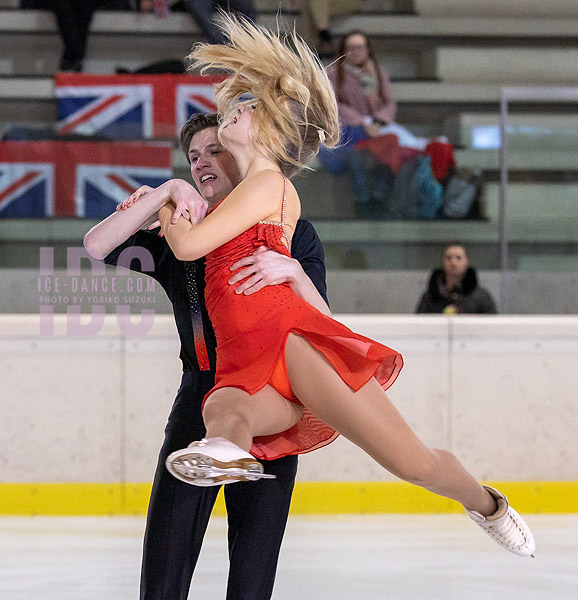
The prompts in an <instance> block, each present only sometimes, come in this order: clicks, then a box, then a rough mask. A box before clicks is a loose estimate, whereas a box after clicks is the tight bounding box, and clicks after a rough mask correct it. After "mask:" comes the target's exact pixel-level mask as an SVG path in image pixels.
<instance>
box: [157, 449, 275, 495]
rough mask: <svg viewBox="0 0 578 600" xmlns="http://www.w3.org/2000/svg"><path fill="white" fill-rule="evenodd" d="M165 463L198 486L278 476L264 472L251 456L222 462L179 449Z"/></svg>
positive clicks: (184, 478)
mask: <svg viewBox="0 0 578 600" xmlns="http://www.w3.org/2000/svg"><path fill="white" fill-rule="evenodd" d="M165 464H166V468H167V470H168V471H169V472H170V473H171V475H173V476H174V477H176V478H177V479H180V480H181V481H184V482H185V483H189V484H191V485H197V486H205V487H206V486H211V485H221V484H225V483H235V482H237V481H239V482H240V481H257V480H259V479H275V478H276V477H275V475H270V474H268V473H263V466H262V465H261V464H260V463H258V462H257V461H255V460H254V459H251V458H241V459H238V460H234V461H230V462H221V461H218V460H216V459H213V458H212V457H210V456H207V455H204V454H199V453H197V452H185V451H183V450H178V451H177V452H173V454H171V455H170V456H169V457H168V458H167V460H166V463H165Z"/></svg>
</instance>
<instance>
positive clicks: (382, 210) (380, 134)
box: [319, 31, 453, 218]
mask: <svg viewBox="0 0 578 600" xmlns="http://www.w3.org/2000/svg"><path fill="white" fill-rule="evenodd" d="M338 52H339V56H340V58H339V59H338V60H337V61H336V63H334V64H333V65H331V66H330V67H329V68H328V70H327V72H328V75H329V78H330V80H331V82H332V83H333V87H334V88H335V94H336V96H337V101H338V105H339V115H340V119H341V122H342V125H343V126H344V138H343V146H342V148H341V149H339V150H338V151H337V152H334V153H333V156H330V155H329V154H328V153H327V152H320V155H319V158H320V161H321V163H322V164H323V166H324V167H325V168H326V169H327V170H328V171H329V172H331V173H335V174H338V173H340V172H348V173H349V175H350V179H351V183H352V187H353V193H354V195H355V198H356V206H355V208H356V215H357V216H358V217H362V218H390V217H391V211H390V210H389V208H388V197H389V194H390V191H391V189H392V185H393V181H394V174H395V173H397V172H398V171H399V169H400V168H401V165H402V162H403V161H404V160H405V161H408V160H411V159H413V158H415V156H417V155H419V154H423V153H429V149H431V147H432V141H434V140H430V139H428V138H420V137H416V136H415V135H413V134H412V133H411V132H410V131H408V130H407V129H406V128H405V127H403V126H401V125H399V124H398V123H396V122H395V116H396V112H397V103H396V101H395V98H394V97H393V95H392V92H391V83H390V79H389V75H388V72H387V70H386V69H385V67H383V66H382V65H379V64H378V63H377V60H376V58H375V54H374V52H373V49H372V47H371V42H370V40H369V39H368V38H367V36H366V35H365V34H364V33H363V32H361V31H352V32H349V33H347V34H346V35H345V36H344V38H343V40H342V42H341V45H340V48H339V51H338ZM435 141H436V143H437V144H438V145H439V146H447V147H448V149H449V150H450V151H451V152H453V148H451V146H450V145H449V144H447V139H446V138H436V139H435ZM438 155H439V152H437V153H436V157H437V156H438ZM438 162H439V161H436V165H437V163H438ZM446 166H453V163H451V164H450V163H449V162H447V164H446ZM446 171H447V169H446ZM444 176H445V175H444Z"/></svg>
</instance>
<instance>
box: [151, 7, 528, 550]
mask: <svg viewBox="0 0 578 600" xmlns="http://www.w3.org/2000/svg"><path fill="white" fill-rule="evenodd" d="M221 26H222V28H223V30H224V32H225V34H226V35H227V37H228V39H229V40H230V42H229V45H223V46H216V45H201V46H197V47H196V48H195V49H194V50H193V52H192V54H191V56H190V58H192V59H193V61H195V63H196V64H197V65H203V66H204V67H211V68H220V69H225V70H227V71H229V72H230V74H231V76H230V77H229V78H228V79H226V80H225V81H224V82H223V83H221V84H220V85H219V87H218V89H217V91H216V100H217V106H218V109H219V113H220V115H221V118H222V122H221V126H220V130H219V133H220V138H221V140H222V142H223V144H224V145H225V146H226V147H227V149H228V150H229V151H230V152H231V153H232V155H233V157H234V158H235V160H236V162H237V164H238V167H239V171H240V173H241V176H242V177H243V180H242V182H241V183H240V184H239V185H238V186H237V187H236V188H235V189H234V190H233V192H231V194H229V196H227V197H226V198H225V199H224V200H223V201H221V203H220V204H218V205H217V207H216V208H215V209H214V210H213V211H212V212H210V214H208V215H207V216H206V217H205V218H204V219H202V220H200V219H192V221H191V219H190V218H189V219H180V218H179V216H180V213H181V210H182V207H183V206H184V205H185V202H186V201H190V200H191V199H190V198H186V199H184V198H182V197H176V195H173V193H172V190H171V186H170V185H167V186H165V187H164V188H163V186H161V188H158V191H157V193H162V194H165V198H166V201H167V203H166V204H165V206H164V207H163V208H162V209H161V210H160V212H159V219H160V221H161V225H162V228H163V232H164V235H165V236H166V239H167V241H168V243H169V244H170V246H171V248H172V249H173V252H174V254H175V255H176V256H177V257H178V258H180V259H181V260H195V259H197V258H199V257H203V256H205V257H206V290H205V297H206V304H207V309H208V311H209V315H210V317H211V320H212V322H213V325H214V329H215V333H216V336H217V373H216V385H215V387H214V388H213V389H212V390H211V391H210V392H209V393H208V394H207V396H206V399H205V405H204V412H203V416H204V420H205V424H206V428H207V437H206V439H203V440H201V441H198V442H193V443H192V444H191V445H190V446H189V447H188V448H186V449H184V450H179V451H177V452H175V453H173V454H172V455H171V456H169V458H168V459H167V468H168V469H169V471H171V473H172V474H173V475H175V476H176V477H178V478H179V479H182V480H183V481H186V482H188V483H191V484H194V485H216V484H220V483H230V482H235V481H247V480H254V479H258V478H260V477H266V475H264V474H263V473H262V468H261V465H260V463H259V462H258V461H257V460H256V459H255V457H256V458H276V457H280V456H284V455H286V454H296V453H297V454H298V453H303V452H309V451H311V450H314V449H316V448H319V447H321V446H323V445H325V444H328V443H330V442H331V441H332V440H333V439H335V437H336V436H337V435H338V434H337V432H339V433H341V434H343V435H344V436H346V437H347V438H348V439H349V440H351V441H352V442H353V443H355V444H357V445H358V446H359V447H361V448H362V449H363V450H365V451H366V452H367V453H368V454H369V455H370V456H371V457H373V458H374V459H375V460H376V461H377V462H378V463H379V464H380V465H382V466H383V467H384V468H386V469H387V470H388V471H390V472H391V473H393V474H394V475H396V476H397V477H399V478H401V479H403V480H405V481H408V482H411V483H414V484H416V485H420V486H422V487H424V488H426V489H428V490H430V491H432V492H434V493H436V494H440V495H442V496H446V497H448V498H452V499H454V500H457V501H458V502H460V503H461V504H462V505H463V506H464V507H465V508H466V510H467V512H468V514H469V515H470V517H471V518H472V519H474V521H475V522H476V523H478V524H479V525H480V526H481V527H482V528H483V529H484V530H485V531H486V533H488V534H489V535H490V536H491V537H492V538H493V539H494V540H495V541H496V542H497V543H499V544H500V545H502V546H503V547H505V548H506V549H508V550H510V551H511V552H514V553H516V554H519V555H522V556H529V555H532V554H533V552H534V548H535V544H534V540H533V537H532V534H531V532H530V530H529V528H528V527H527V525H526V524H525V523H524V521H523V520H522V518H521V517H520V516H519V515H518V514H517V513H516V512H515V511H514V510H513V509H512V508H511V507H509V506H508V502H507V500H506V498H505V497H504V496H503V495H502V494H501V493H500V492H498V491H497V490H494V489H492V488H489V487H487V486H481V485H480V484H478V483H477V482H476V480H475V479H474V478H473V477H472V476H471V475H470V474H469V473H468V472H467V471H466V470H465V469H464V467H463V466H462V465H461V464H460V462H459V461H458V460H457V459H456V458H455V457H454V456H453V455H452V454H451V453H449V452H447V451H445V450H438V449H432V448H428V447H427V446H425V445H424V444H423V443H422V442H421V440H420V439H419V438H418V437H417V436H416V435H415V433H414V432H413V431H412V429H411V428H410V427H409V425H408V424H407V423H406V422H405V420H404V419H403V418H402V416H401V415H400V414H399V412H398V411H397V409H396V408H395V406H394V405H393V403H392V402H391V401H390V400H389V398H388V397H387V396H386V394H385V393H384V390H385V389H387V388H388V387H389V386H390V385H391V384H392V383H393V381H394V380H395V378H396V377H397V375H398V373H399V371H400V369H401V367H402V358H401V356H400V355H399V354H398V353H397V352H396V351H395V350H392V349H390V348H387V347H386V346H383V345H381V344H379V343H377V342H374V341H373V340H370V339H368V338H365V337H363V336H361V335H358V334H356V333H354V332H352V331H351V330H349V329H348V328H346V327H345V326H344V325H342V324H340V323H338V322H336V321H334V320H333V319H331V318H330V317H328V316H327V315H324V314H322V313H321V312H319V311H318V310H316V309H315V308H313V307H312V306H310V305H309V304H307V303H306V302H304V301H303V300H301V299H300V298H298V297H297V296H296V295H295V294H294V293H293V292H292V291H291V288H290V287H289V286H288V285H286V284H283V285H279V286H271V287H268V288H265V289H263V290H262V291H261V292H260V293H257V294H253V295H238V294H235V291H234V287H232V286H229V284H228V282H229V279H230V278H231V277H232V275H233V273H232V272H231V270H230V265H232V264H233V263H235V262H236V261H238V260H239V259H241V258H242V257H244V256H249V255H250V254H252V253H253V252H254V251H255V249H256V248H258V247H260V246H264V245H267V246H269V247H271V248H274V249H276V250H279V251H281V252H284V253H285V254H287V255H289V252H290V245H291V236H292V232H293V231H294V227H295V223H296V222H297V219H298V218H299V215H300V204H299V197H298V195H297V192H296V190H295V188H294V187H293V185H292V184H291V183H290V182H289V181H288V179H287V178H288V177H291V176H293V175H295V174H296V173H297V172H299V171H300V170H301V169H302V168H303V167H304V166H305V165H306V164H307V162H308V161H309V160H310V159H311V158H312V157H313V156H314V155H315V154H316V153H317V152H318V149H319V145H320V143H321V142H324V143H325V144H326V145H327V146H329V147H332V146H335V145H336V144H337V143H338V139H339V122H338V116H337V105H336V101H335V96H334V94H333V91H332V87H331V84H330V82H329V80H328V79H327V76H326V74H325V72H324V70H323V68H322V67H321V66H320V65H319V63H318V61H317V59H316V57H314V56H313V55H312V54H311V52H310V51H309V49H308V48H307V46H306V45H305V44H304V43H303V42H302V41H301V40H300V39H299V38H298V37H297V36H295V35H289V36H288V37H287V39H286V40H282V39H281V37H280V36H279V35H275V34H271V33H270V32H268V31H266V30H264V29H263V28H260V27H257V26H254V25H251V24H249V23H246V22H241V21H238V20H236V19H234V18H232V17H223V19H222V25H221ZM151 193H152V192H151ZM200 212H202V211H200Z"/></svg>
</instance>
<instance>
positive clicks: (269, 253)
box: [229, 246, 301, 295]
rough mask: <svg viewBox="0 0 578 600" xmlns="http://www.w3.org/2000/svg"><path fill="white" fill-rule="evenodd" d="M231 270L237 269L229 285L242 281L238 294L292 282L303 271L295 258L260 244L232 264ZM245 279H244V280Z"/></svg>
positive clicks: (237, 290) (251, 292)
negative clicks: (250, 252) (248, 254)
mask: <svg viewBox="0 0 578 600" xmlns="http://www.w3.org/2000/svg"><path fill="white" fill-rule="evenodd" d="M230 268H231V271H237V270H238V269H240V270H239V271H238V272H237V273H235V274H234V275H233V276H232V277H231V279H229V285H235V284H237V283H239V282H240V281H242V283H241V284H240V285H239V286H238V287H237V288H236V289H235V293H236V294H245V295H249V294H254V293H255V292H258V291H259V290H262V289H263V288H264V287H267V286H268V285H279V284H281V283H291V282H292V281H294V280H295V278H296V277H297V276H298V274H299V271H301V265H300V264H299V262H298V261H297V260H295V259H294V258H289V257H288V256H285V255H284V254H280V253H279V252H275V250H271V249H269V248H267V246H260V247H259V248H257V250H255V252H253V254H251V256H246V257H245V258H242V259H241V260H238V261H237V262H236V263H235V264H233V265H231V267H230ZM243 280H244V281H243Z"/></svg>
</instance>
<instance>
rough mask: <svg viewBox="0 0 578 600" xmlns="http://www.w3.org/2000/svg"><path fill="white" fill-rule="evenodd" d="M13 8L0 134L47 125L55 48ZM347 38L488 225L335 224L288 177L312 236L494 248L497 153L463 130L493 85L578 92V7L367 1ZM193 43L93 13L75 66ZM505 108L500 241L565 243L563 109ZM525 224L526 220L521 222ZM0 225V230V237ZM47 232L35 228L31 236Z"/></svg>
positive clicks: (137, 62) (569, 182)
mask: <svg viewBox="0 0 578 600" xmlns="http://www.w3.org/2000/svg"><path fill="white" fill-rule="evenodd" d="M15 5H17V2H14V0H0V56H1V57H2V58H1V59H0V132H1V131H2V129H4V128H5V127H6V126H7V124H9V123H13V122H24V123H28V124H34V123H36V124H49V125H50V124H52V125H53V124H54V122H55V109H54V90H53V84H52V74H53V73H54V71H55V69H56V66H57V64H58V60H59V55H60V40H59V37H58V33H57V29H56V25H55V22H54V18H53V16H52V15H51V13H47V12H43V11H21V10H17V9H16V6H15ZM257 5H258V8H259V10H260V15H259V21H260V22H261V23H263V24H265V25H274V24H275V21H276V18H277V17H276V10H277V5H278V2H277V1H276V0H260V1H258V2H257ZM295 19H299V15H298V7H297V9H293V10H292V11H289V12H288V13H287V14H286V15H285V17H284V23H285V24H286V26H292V25H293V22H294V20H295ZM298 25H299V21H298ZM350 29H361V30H364V31H366V32H367V33H368V34H369V35H370V36H371V38H372V41H373V42H374V45H375V47H376V49H377V52H378V56H379V58H380V60H381V61H382V62H383V63H384V64H386V66H387V67H388V69H389V71H390V73H391V75H392V77H393V79H394V84H393V93H394V95H395V97H396V99H397V100H398V103H399V112H398V121H399V122H401V123H403V124H406V125H408V126H409V127H410V128H411V129H412V130H413V131H414V132H415V133H416V134H418V135H426V136H429V135H441V134H445V135H446V136H448V137H449V138H450V141H451V142H453V143H454V144H457V145H458V149H457V152H456V156H457V159H458V163H459V164H460V165H462V166H465V167H470V168H474V169H480V170H481V171H482V173H483V174H484V176H485V178H486V181H487V182H488V183H487V185H486V193H485V196H486V198H485V202H486V212H485V216H486V217H487V221H484V222H480V223H478V224H477V226H476V228H472V227H471V224H468V223H429V224H426V225H425V226H424V225H423V224H419V223H418V224H415V223H414V224H410V223H372V224H371V225H370V226H368V225H367V224H364V223H350V222H348V223H340V222H339V221H342V220H348V219H350V218H352V217H353V209H352V203H350V202H348V200H347V199H345V200H344V196H346V194H344V193H343V184H344V180H337V181H336V180H334V179H332V178H331V177H330V176H328V175H327V174H326V173H323V172H322V171H318V172H316V173H314V174H312V175H310V176H309V177H308V179H307V182H306V183H304V182H305V180H304V179H298V180H297V185H298V187H299V188H300V189H301V191H302V194H303V196H304V215H305V216H308V217H309V218H312V219H317V220H321V219H325V220H327V222H319V226H320V230H321V232H322V233H323V235H324V236H326V237H325V239H326V240H327V241H328V242H329V243H338V242H339V241H340V240H341V241H342V242H344V243H348V242H353V241H360V242H363V243H372V242H378V243H379V242H388V241H394V242H396V243H407V244H414V245H415V244H418V245H419V244H424V245H427V244H432V243H433V244H436V243H443V242H444V241H446V240H447V239H456V238H460V239H463V240H464V241H465V242H467V241H468V240H471V241H472V242H476V243H478V242H479V243H495V242H496V240H497V204H496V203H497V180H498V177H497V175H498V166H499V165H498V151H497V150H496V149H495V148H491V147H490V148H488V149H483V148H480V147H479V146H478V147H475V146H476V145H475V144H473V143H472V132H473V131H474V130H479V128H480V127H489V128H494V130H495V128H496V126H497V123H498V114H499V102H500V94H501V90H502V88H503V87H504V86H512V85H519V84H520V85H524V86H551V85H554V86H568V85H573V86H578V67H577V66H576V65H578V3H577V2H576V1H575V0H551V1H550V2H543V1H542V0H511V1H509V2H503V0H475V1H474V0H413V2H411V1H410V0H389V1H385V2H379V1H377V0H366V1H365V2H362V10H361V12H359V13H357V14H354V15H350V16H347V17H344V18H340V19H338V20H336V21H335V22H334V24H333V30H334V31H335V33H336V34H342V33H344V32H346V31H348V30H350ZM198 39H200V38H199V32H198V30H197V28H196V26H195V24H194V23H193V21H192V20H191V19H190V18H189V16H188V15H186V14H183V13H177V14H172V15H170V17H169V18H167V19H163V20H158V19H155V18H154V16H152V15H142V14H138V13H123V12H98V13H97V14H96V16H95V19H94V22H93V26H92V30H91V36H90V40H89V51H88V57H87V60H86V63H85V66H86V70H87V71H89V72H95V73H111V72H114V69H115V68H116V67H117V66H123V67H126V68H129V69H132V68H136V67H139V66H142V65H143V64H146V63H150V62H154V61H157V60H159V58H173V57H175V58H181V57H183V56H184V55H185V54H186V53H187V52H188V50H189V48H190V46H191V45H192V43H194V42H195V41H196V40H198ZM575 106H576V104H574V105H573V107H575ZM512 110H513V113H514V114H513V115H512V116H511V118H510V120H509V125H510V126H511V127H512V128H513V129H512V130H511V132H510V137H509V141H510V143H511V148H510V150H511V152H510V157H509V160H510V163H509V164H510V167H511V169H512V170H514V171H516V172H517V173H518V178H517V179H516V178H514V179H513V183H512V186H511V188H512V189H511V194H510V198H511V207H512V215H513V216H514V218H515V219H516V218H518V217H520V219H519V223H515V224H514V226H513V228H512V231H513V232H514V234H513V235H515V237H516V240H517V241H518V242H520V243H524V242H528V243H529V242H531V241H532V239H533V237H535V238H539V239H543V240H546V239H548V240H549V242H548V243H555V242H556V240H558V241H559V242H560V243H567V242H569V241H572V242H573V243H576V242H578V232H576V231H575V228H574V230H572V228H571V227H570V226H568V224H564V223H563V216H564V211H565V210H566V209H568V211H570V212H568V217H569V218H572V219H575V213H574V212H572V210H573V209H572V206H573V203H574V204H575V199H576V193H575V190H576V184H575V181H576V180H577V179H578V175H577V174H578V167H576V165H575V164H573V161H572V160H571V157H570V156H569V155H568V153H567V152H566V151H567V150H569V149H572V150H575V149H576V147H577V145H578V123H577V122H576V118H575V117H574V116H573V115H572V114H571V110H572V109H569V105H568V104H567V103H564V102H551V103H548V104H546V103H542V104H540V103H535V102H531V101H528V102H521V103H516V106H513V108H512ZM518 113H519V114H518ZM574 114H575V111H574ZM529 128H530V129H529ZM530 130H531V131H530ZM552 132H554V133H552ZM540 135H542V137H541V138H540ZM532 136H533V137H532ZM528 140H530V141H532V140H533V142H532V143H530V142H529V141H528ZM536 141H538V142H540V143H538V144H536ZM174 156H175V159H174V166H175V168H176V172H177V173H178V174H180V175H185V173H186V163H184V162H183V160H182V159H181V158H180V155H179V153H178V152H175V155H174ZM524 174H525V175H524ZM560 191H563V194H562V197H563V198H565V203H566V207H564V205H563V204H559V205H557V206H559V207H560V211H559V212H560V215H558V216H559V217H560V219H557V220H556V223H558V225H559V227H558V225H556V226H555V227H554V228H552V226H551V225H552V223H550V222H540V220H539V219H538V217H539V215H540V206H541V203H542V199H544V198H550V196H551V195H556V197H558V195H557V192H560ZM313 199H314V202H313ZM309 200H311V201H309ZM524 202H527V207H528V210H527V211H524V206H525V205H524ZM555 210H558V209H555ZM531 216H535V217H536V219H534V220H530V221H529V220H528V218H529V217H531ZM522 217H523V218H522ZM527 217H528V218H527ZM15 225H16V224H15V223H12V224H11V226H10V233H9V236H10V238H11V239H14V235H16V234H15V232H16V231H19V229H18V227H15ZM452 228H453V229H452ZM8 229H9V228H8V226H7V225H6V224H5V223H2V222H0V237H2V236H3V235H4V234H7V232H8ZM64 229H65V228H59V227H58V226H57V225H53V226H52V227H51V229H50V235H51V236H55V235H56V236H58V235H59V234H62V235H63V236H64V233H63V232H64ZM26 230H27V231H29V230H28V229H26ZM67 231H70V229H68V230H67ZM47 232H48V230H47V229H46V228H44V229H42V230H40V229H39V230H38V233H37V234H35V235H36V238H35V239H41V237H42V235H48V233H47ZM59 232H60V233H59ZM557 232H558V233H557ZM558 234H559V235H558ZM27 235H29V233H27ZM68 235H69V234H68V233H67V234H66V236H68ZM557 235H558V237H556V236H557ZM573 236H574V237H573ZM51 239H52V238H51ZM66 239H68V237H67V238H66Z"/></svg>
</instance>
